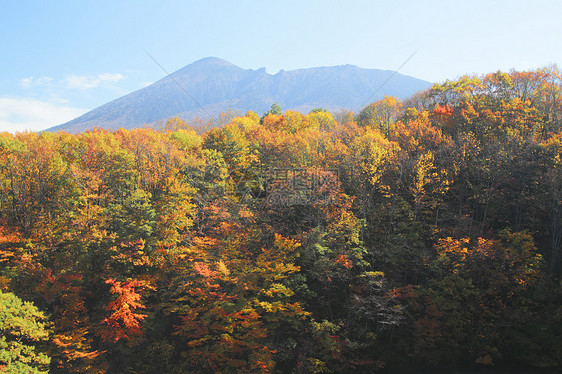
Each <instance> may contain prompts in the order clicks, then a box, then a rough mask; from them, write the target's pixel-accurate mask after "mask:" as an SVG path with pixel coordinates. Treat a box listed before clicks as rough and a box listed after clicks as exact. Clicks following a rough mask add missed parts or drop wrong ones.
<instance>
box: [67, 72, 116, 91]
mask: <svg viewBox="0 0 562 374" xmlns="http://www.w3.org/2000/svg"><path fill="white" fill-rule="evenodd" d="M122 79H125V76H124V75H123V74H118V73H102V74H98V75H68V76H66V78H65V79H64V82H65V84H66V85H67V86H68V88H78V89H88V88H94V87H98V86H99V85H101V84H103V83H107V82H109V83H113V82H118V81H120V80H122Z"/></svg>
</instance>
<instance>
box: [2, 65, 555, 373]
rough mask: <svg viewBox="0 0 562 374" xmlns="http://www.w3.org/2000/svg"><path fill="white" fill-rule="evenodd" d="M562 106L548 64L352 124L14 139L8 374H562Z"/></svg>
mask: <svg viewBox="0 0 562 374" xmlns="http://www.w3.org/2000/svg"><path fill="white" fill-rule="evenodd" d="M561 90H562V82H561V73H560V71H559V70H558V68H557V67H555V66H553V67H548V68H543V69H538V70H536V71H528V72H517V71H512V72H510V73H503V72H495V73H492V74H488V75H485V76H482V77H475V76H464V77H461V78H459V79H458V80H456V81H446V82H442V83H439V84H435V85H434V86H433V87H432V88H431V89H429V90H427V91H424V92H421V93H419V94H417V95H415V96H413V97H412V98H410V99H408V100H405V101H404V102H400V101H399V100H397V99H395V98H392V97H385V98H383V99H382V100H379V101H377V102H375V103H372V104H370V105H368V106H367V107H365V108H364V109H363V110H361V111H360V112H359V113H357V114H356V115H353V113H340V114H338V115H336V116H333V115H332V114H331V113H329V112H327V111H326V110H324V109H321V108H316V109H314V110H312V111H311V112H310V113H308V114H307V115H303V114H301V113H298V112H295V111H290V110H289V111H285V112H284V113H283V112H282V111H281V108H280V107H279V106H278V105H276V104H274V105H272V107H271V110H270V111H268V112H267V113H265V114H264V115H263V116H262V117H261V118H260V117H259V116H258V115H257V114H256V113H254V112H248V113H247V114H246V115H244V116H240V117H236V116H233V114H232V113H228V114H225V115H223V116H222V117H221V121H222V122H224V123H222V125H221V126H217V127H215V128H212V129H209V130H208V131H204V132H203V131H202V130H198V132H196V131H195V130H194V129H192V128H191V127H190V126H189V125H188V124H187V123H185V122H184V121H183V120H181V119H180V118H171V119H170V120H168V121H167V123H166V124H165V125H164V126H163V127H162V129H160V130H159V131H154V130H152V129H137V130H131V131H128V130H123V129H121V130H117V131H114V132H109V131H104V130H94V131H88V132H85V133H83V134H78V135H70V134H64V133H56V134H53V133H41V134H36V133H18V134H16V135H11V134H8V133H2V134H0V296H1V301H0V307H1V308H2V309H0V330H2V336H1V337H0V365H4V367H3V369H4V370H8V372H10V370H11V371H12V372H18V370H19V372H44V371H46V370H48V369H49V370H50V371H51V372H56V373H104V372H136V373H154V372H162V373H190V372H222V373H239V372H263V373H270V372H288V373H290V372H294V373H304V372H316V373H330V372H332V373H340V372H366V373H371V372H375V371H377V370H380V369H382V368H384V367H388V368H389V369H390V370H392V369H396V370H401V369H404V368H408V367H410V368H416V369H417V368H419V367H422V366H425V367H427V366H432V365H433V366H445V365H449V364H451V363H466V364H470V365H492V364H494V365H502V364H503V363H506V362H507V363H517V364H527V365H534V366H540V367H551V368H560V366H561V365H562V361H561V360H560V357H562V351H561V349H562V348H561V346H560V344H559V342H560V341H561V340H562V328H561V326H562V309H561V308H560V305H561V304H562V289H561V288H560V277H561V274H562V273H561V270H562V250H561V247H562V204H561V201H562V200H561V196H562V174H561V170H562V168H561V161H560V160H561V159H562V129H561V119H562V115H561V113H562V95H561V93H562V92H561ZM14 294H17V295H18V296H20V297H21V298H22V299H24V300H29V302H22V301H21V299H18V298H16V297H15V296H14ZM31 302H33V304H31ZM34 305H36V306H37V307H35V306H34ZM38 308H39V309H40V310H42V311H44V313H43V312H39V309H38ZM47 316H48V317H47ZM47 319H48V320H49V321H48V322H47ZM47 353H48V356H47ZM25 365H27V366H25Z"/></svg>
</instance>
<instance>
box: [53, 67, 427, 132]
mask: <svg viewBox="0 0 562 374" xmlns="http://www.w3.org/2000/svg"><path fill="white" fill-rule="evenodd" d="M393 74H395V75H394V76H392V75H393ZM391 76H392V79H390V80H389V81H388V82H387V83H386V84H385V85H384V86H383V87H382V88H381V89H380V90H379V92H378V93H377V95H374V96H373V97H372V98H371V99H372V100H376V99H379V98H382V97H383V96H384V95H388V96H396V97H398V98H401V99H404V98H406V97H409V96H411V95H412V94H414V93H416V92H418V91H420V90H423V89H426V88H428V87H429V86H430V85H431V83H429V82H426V81H423V80H421V79H417V78H414V77H409V76H406V75H402V74H399V73H395V72H393V71H390V70H378V69H363V68H359V67H357V66H355V65H350V64H346V65H338V66H323V67H316V68H303V69H296V70H280V71H278V72H277V73H275V74H269V73H267V72H266V70H265V68H259V69H257V70H253V69H243V68H241V67H239V66H236V65H234V64H232V63H230V62H228V61H226V60H223V59H220V58H217V57H205V58H203V59H200V60H197V61H195V62H193V63H191V64H189V65H186V66H184V67H182V68H180V69H178V70H177V71H175V72H173V73H172V74H170V75H168V76H166V77H163V78H162V79H160V80H158V81H156V82H155V83H153V84H151V85H149V86H147V87H144V88H141V89H139V90H137V91H134V92H131V93H129V94H126V95H124V96H122V97H119V98H117V99H115V100H112V101H110V102H108V103H106V104H103V105H101V106H99V107H98V108H95V109H93V110H91V111H89V112H87V113H85V114H83V115H82V116H79V117H77V118H75V119H73V120H71V121H68V122H66V123H63V124H61V125H58V126H54V127H52V128H50V129H47V130H46V131H59V130H62V131H66V132H70V133H78V132H82V131H86V130H89V129H92V128H94V127H100V128H104V129H108V130H115V129H118V128H126V129H132V128H137V127H143V126H145V125H149V126H151V127H154V126H156V124H157V123H159V122H162V121H164V120H166V119H167V118H169V117H171V116H179V117H181V118H184V119H185V120H188V121H191V120H194V119H195V118H196V117H208V116H209V114H210V115H211V116H213V117H216V116H217V115H219V114H220V113H221V112H225V111H227V110H231V109H232V110H235V111H239V112H241V114H243V113H245V112H247V111H249V110H253V111H255V112H257V113H263V112H265V111H267V110H268V109H269V107H270V106H271V104H273V103H274V102H276V103H278V104H279V105H280V106H281V107H282V108H284V109H291V110H297V111H302V112H307V111H310V110H311V109H313V108H315V107H322V108H325V109H328V110H339V109H347V110H355V109H358V106H359V105H362V104H364V103H365V101H366V100H367V99H368V98H369V96H371V95H373V93H374V92H375V90H377V88H380V87H381V85H382V84H383V82H384V81H385V80H387V79H388V78H389V77H391ZM186 93H187V94H186ZM201 107H203V108H204V109H203V108H201ZM205 119H207V118H205Z"/></svg>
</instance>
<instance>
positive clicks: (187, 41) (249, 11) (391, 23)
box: [0, 0, 562, 132]
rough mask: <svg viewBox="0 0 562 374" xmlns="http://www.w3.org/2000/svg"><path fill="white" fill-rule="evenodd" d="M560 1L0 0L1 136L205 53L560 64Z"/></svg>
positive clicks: (439, 77) (269, 64) (463, 66)
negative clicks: (0, 1)
mask: <svg viewBox="0 0 562 374" xmlns="http://www.w3.org/2000/svg"><path fill="white" fill-rule="evenodd" d="M561 14H562V2H561V1H558V0H550V1H547V0H539V1H492V0H487V1H482V0H476V1H375V0H371V1H366V0H365V1H363V0H346V1H344V0H341V1H329V0H324V1H307V0H300V1H292V0H285V1H267V0H260V1H244V0H238V1H218V0H207V1H166V0H157V1H150V0H147V1H141V0H122V1H119V0H110V1H106V0H95V1H88V0H82V1H70V0H68V1H63V0H58V1H54V0H51V1H49V0H41V1H40V0H3V1H2V3H1V4H0V56H1V58H0V131H10V132H15V131H18V130H25V129H29V130H41V129H45V128H48V127H51V126H55V125H58V124H61V123H63V122H66V121H68V120H71V119H73V118H75V117H77V116H78V115H81V114H83V113H85V112H86V111H88V110H91V109H93V108H95V107H98V106H100V105H102V104H104V103H106V102H108V101H110V100H113V99H115V98H118V97H120V96H122V95H124V94H126V93H129V92H132V91H134V90H137V89H139V88H142V87H144V86H146V85H148V84H150V83H152V82H155V81H157V80H158V79H161V78H162V77H164V76H165V73H164V72H163V71H162V70H161V68H160V67H159V66H158V65H157V64H156V63H155V62H154V61H152V60H151V59H150V57H149V56H148V55H147V54H146V52H148V53H150V55H152V56H153V57H154V58H155V59H156V60H157V61H158V62H159V63H160V64H161V65H162V66H164V67H165V68H166V70H168V71H170V72H173V71H175V70H177V69H180V68H181V67H183V66H185V65H188V64H190V63H192V62H194V61H196V60H198V59H201V58H204V57H208V56H215V57H220V58H223V59H225V60H228V61H230V62H232V63H233V64H235V65H238V66H240V67H242V68H245V69H257V68H260V67H265V68H266V70H267V72H269V73H276V72H278V71H279V70H280V69H284V70H292V69H298V68H307V67H314V66H330V65H343V64H352V65H357V66H360V67H363V68H375V69H388V70H395V69H396V68H398V67H399V66H400V65H401V64H402V63H403V62H404V61H405V60H406V59H407V58H408V57H409V56H411V55H412V53H414V52H416V51H417V52H416V53H415V55H414V56H413V57H412V58H411V59H410V60H409V61H408V63H407V64H406V65H405V66H404V67H403V68H402V69H401V70H400V73H403V74H407V75H411V76H414V77H417V78H421V79H425V80H428V81H431V82H439V81H443V80H445V79H455V78H457V77H459V76H461V75H463V74H478V75H481V74H485V73H489V72H492V71H496V70H504V71H509V70H510V69H511V68H515V69H517V70H528V69H536V68H539V67H543V66H547V65H550V64H557V65H558V66H559V67H562V22H561V21H560V17H561Z"/></svg>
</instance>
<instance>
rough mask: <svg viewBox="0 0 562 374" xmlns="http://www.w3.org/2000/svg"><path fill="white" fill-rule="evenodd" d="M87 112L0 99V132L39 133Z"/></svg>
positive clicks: (26, 101) (43, 103) (27, 100)
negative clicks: (28, 131) (26, 131)
mask: <svg viewBox="0 0 562 374" xmlns="http://www.w3.org/2000/svg"><path fill="white" fill-rule="evenodd" d="M87 111H88V109H81V108H72V107H68V106H64V105H60V104H56V103H50V102H46V101H39V100H32V99H21V98H1V97H0V131H8V132H11V133H15V132H16V131H25V130H31V131H41V130H45V129H47V128H49V127H52V126H56V125H60V124H62V123H65V122H67V121H70V120H71V119H74V118H76V117H78V116H80V115H82V114H84V113H86V112H87Z"/></svg>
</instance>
